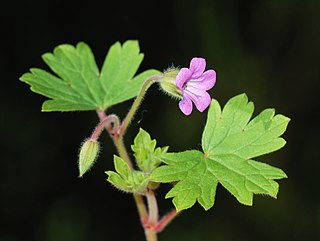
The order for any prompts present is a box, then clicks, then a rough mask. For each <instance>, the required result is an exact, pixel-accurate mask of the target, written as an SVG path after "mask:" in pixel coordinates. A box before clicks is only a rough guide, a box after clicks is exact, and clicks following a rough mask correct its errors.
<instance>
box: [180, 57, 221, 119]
mask: <svg viewBox="0 0 320 241" xmlns="http://www.w3.org/2000/svg"><path fill="white" fill-rule="evenodd" d="M205 68H206V60H205V59H203V58H193V59H192V60H191V62H190V67H189V69H188V68H182V69H181V70H180V71H179V73H178V75H177V77H176V86H177V87H178V88H179V89H180V90H181V92H182V100H181V101H180V102H179V108H180V110H181V111H182V112H183V114H185V115H190V114H191V112H192V102H193V103H194V104H195V106H196V108H197V109H198V110H199V111H200V112H203V111H204V110H205V109H206V108H207V107H208V106H209V105H210V102H211V97H210V95H209V94H208V92H207V90H210V89H211V88H212V87H213V86H214V85H215V83H216V72H215V71H214V70H213V69H210V70H207V71H206V72H204V70H205Z"/></svg>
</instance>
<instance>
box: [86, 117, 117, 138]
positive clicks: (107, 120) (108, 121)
mask: <svg viewBox="0 0 320 241" xmlns="http://www.w3.org/2000/svg"><path fill="white" fill-rule="evenodd" d="M99 115H101V112H100V113H99ZM100 120H101V121H100V123H99V124H98V125H97V126H96V128H95V129H94V131H93V132H92V134H91V139H94V140H97V139H98V138H99V136H100V134H101V132H102V130H103V128H106V129H107V131H108V132H109V133H112V130H113V129H115V130H118V129H119V118H118V116H116V115H113V114H112V115H108V116H105V115H104V116H103V117H102V118H100Z"/></svg>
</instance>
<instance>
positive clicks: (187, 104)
mask: <svg viewBox="0 0 320 241" xmlns="http://www.w3.org/2000/svg"><path fill="white" fill-rule="evenodd" d="M179 108H180V110H181V111H182V113H183V114H185V115H190V114H191V112H192V102H191V99H190V98H189V97H188V96H185V95H184V96H183V99H182V100H181V101H180V102H179Z"/></svg>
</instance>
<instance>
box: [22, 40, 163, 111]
mask: <svg viewBox="0 0 320 241" xmlns="http://www.w3.org/2000/svg"><path fill="white" fill-rule="evenodd" d="M139 52H140V49H139V44H138V41H132V40H131V41H126V42H125V43H124V44H123V45H122V46H121V45H120V43H119V42H117V43H115V44H114V45H112V46H111V48H110V50H109V52H108V54H107V56H106V59H105V61H104V64H103V67H102V70H101V72H100V71H99V69H98V67H97V64H96V62H95V59H94V56H93V53H92V51H91V49H90V47H89V46H88V45H87V44H85V43H83V42H80V43H78V44H77V46H76V47H74V46H72V45H69V44H63V45H59V46H58V47H56V48H55V49H54V51H53V53H46V54H44V55H43V56H42V57H43V60H44V61H45V62H46V64H47V65H48V66H49V67H50V69H51V70H52V71H53V72H54V73H55V74H56V75H54V74H51V73H49V72H47V71H45V70H42V69H39V68H32V69H31V70H30V72H29V73H26V74H24V75H23V76H22V77H21V78H20V80H21V81H23V82H25V83H27V84H29V85H30V87H31V90H32V91H33V92H35V93H38V94H41V95H44V96H46V97H48V98H50V100H47V101H45V102H44V103H43V105H42V110H43V111H76V110H96V109H106V108H108V107H110V106H112V105H115V104H118V103H121V102H123V101H126V100H129V99H131V98H134V97H135V96H136V95H137V93H138V91H139V89H140V87H141V85H142V83H143V81H144V80H145V79H146V78H148V77H150V76H151V75H155V74H159V71H157V70H147V71H144V72H142V73H141V74H139V75H137V76H135V74H136V71H137V70H138V68H139V66H140V64H141V62H142V60H143V54H141V53H139ZM134 76H135V77H134Z"/></svg>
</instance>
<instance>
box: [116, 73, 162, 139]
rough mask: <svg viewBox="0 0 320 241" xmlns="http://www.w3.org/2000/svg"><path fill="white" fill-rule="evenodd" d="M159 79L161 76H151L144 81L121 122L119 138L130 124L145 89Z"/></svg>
mask: <svg viewBox="0 0 320 241" xmlns="http://www.w3.org/2000/svg"><path fill="white" fill-rule="evenodd" d="M161 77H162V76H161V75H153V76H151V77H149V78H148V79H146V80H145V81H144V83H143V85H142V86H141V89H140V91H139V93H138V95H137V98H136V99H135V101H134V102H133V104H132V106H131V109H130V110H129V112H128V114H127V116H126V117H125V118H124V120H123V121H122V124H121V127H120V129H119V132H118V133H119V136H123V135H124V133H125V132H126V130H127V127H128V125H129V124H130V122H131V121H132V119H133V116H134V114H135V113H136V111H137V109H138V107H139V105H140V104H141V101H142V100H143V97H144V95H145V93H146V91H147V89H148V88H149V87H150V86H151V84H153V83H154V82H156V81H158V80H159V79H161Z"/></svg>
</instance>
